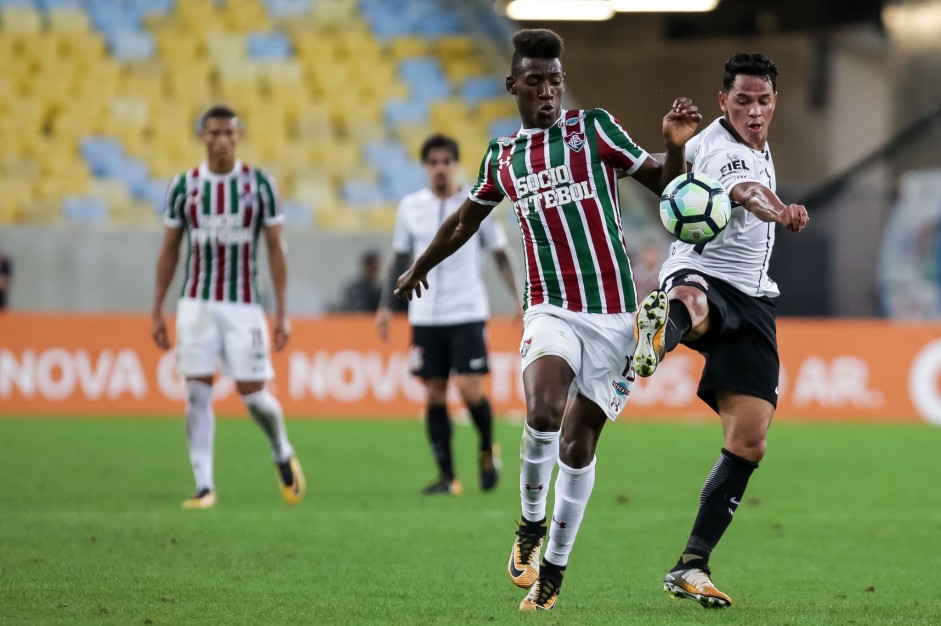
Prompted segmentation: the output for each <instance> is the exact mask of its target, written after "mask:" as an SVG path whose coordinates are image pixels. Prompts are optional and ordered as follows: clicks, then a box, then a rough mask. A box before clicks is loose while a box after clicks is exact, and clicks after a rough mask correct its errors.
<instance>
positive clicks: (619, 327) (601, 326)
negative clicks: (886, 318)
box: [575, 313, 635, 420]
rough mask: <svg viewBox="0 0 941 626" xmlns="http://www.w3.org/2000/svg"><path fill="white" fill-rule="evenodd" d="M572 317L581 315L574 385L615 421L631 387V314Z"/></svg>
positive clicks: (632, 341) (632, 327)
mask: <svg viewBox="0 0 941 626" xmlns="http://www.w3.org/2000/svg"><path fill="white" fill-rule="evenodd" d="M576 315H580V316H581V317H580V319H579V321H580V326H579V328H578V330H579V332H580V334H581V336H582V368H581V370H579V371H578V372H576V374H575V384H576V385H577V387H578V392H579V393H580V394H581V395H583V396H584V397H585V398H587V399H588V400H591V401H592V402H594V403H595V404H597V405H598V406H599V407H600V408H601V410H602V411H603V412H604V413H605V416H606V417H607V418H608V419H609V420H615V419H617V417H618V415H620V413H621V411H622V410H623V409H624V406H625V405H626V404H627V400H628V397H629V396H630V393H631V389H632V387H633V385H634V371H633V369H632V368H631V356H632V355H633V353H634V347H635V344H634V315H633V314H632V313H612V314H576Z"/></svg>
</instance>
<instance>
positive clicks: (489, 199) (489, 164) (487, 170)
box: [468, 142, 503, 206]
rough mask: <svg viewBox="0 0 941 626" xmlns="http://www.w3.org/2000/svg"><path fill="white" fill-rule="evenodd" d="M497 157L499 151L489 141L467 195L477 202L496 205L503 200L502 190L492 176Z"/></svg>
mask: <svg viewBox="0 0 941 626" xmlns="http://www.w3.org/2000/svg"><path fill="white" fill-rule="evenodd" d="M498 157H499V151H498V150H496V148H495V144H494V143H492V142H491V144H490V147H489V148H488V149H487V154H486V155H484V158H483V160H482V161H481V162H480V170H479V172H478V173H477V183H476V184H475V185H474V187H473V188H472V189H471V191H470V195H469V196H468V197H469V198H470V199H471V200H473V201H474V202H476V203H477V204H485V205H487V206H497V205H498V204H500V202H501V201H502V200H503V191H502V190H501V189H500V186H499V185H498V184H497V181H496V180H494V178H493V170H494V167H493V163H494V160H495V159H497V158H498Z"/></svg>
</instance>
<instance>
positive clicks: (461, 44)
mask: <svg viewBox="0 0 941 626" xmlns="http://www.w3.org/2000/svg"><path fill="white" fill-rule="evenodd" d="M435 52H436V53H437V54H438V56H440V57H442V58H444V57H459V56H471V55H473V54H476V52H477V46H476V45H475V44H474V39H473V38H472V37H471V36H470V35H445V36H444V37H441V38H439V39H438V41H437V42H435Z"/></svg>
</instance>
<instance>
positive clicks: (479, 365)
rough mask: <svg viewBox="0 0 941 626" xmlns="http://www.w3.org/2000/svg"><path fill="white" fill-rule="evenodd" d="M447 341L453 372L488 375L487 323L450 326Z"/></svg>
mask: <svg viewBox="0 0 941 626" xmlns="http://www.w3.org/2000/svg"><path fill="white" fill-rule="evenodd" d="M447 339H448V352H449V356H450V358H451V371H452V372H455V373H457V374H486V373H488V372H489V371H490V365H489V363H488V362H487V325H486V323H485V322H469V323H467V324H455V325H454V326H449V327H448V337H447Z"/></svg>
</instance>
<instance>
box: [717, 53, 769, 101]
mask: <svg viewBox="0 0 941 626" xmlns="http://www.w3.org/2000/svg"><path fill="white" fill-rule="evenodd" d="M739 74H745V75H746V76H761V77H762V78H766V79H768V80H769V81H770V82H771V89H773V90H774V91H777V90H778V66H777V65H775V64H774V61H772V60H771V59H769V58H768V57H766V56H765V55H763V54H761V53H760V52H739V53H738V54H735V55H732V56H731V57H729V60H728V61H726V62H725V72H724V74H723V75H722V91H724V92H725V93H729V90H731V89H732V84H733V83H734V82H735V77H736V76H738V75H739Z"/></svg>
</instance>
